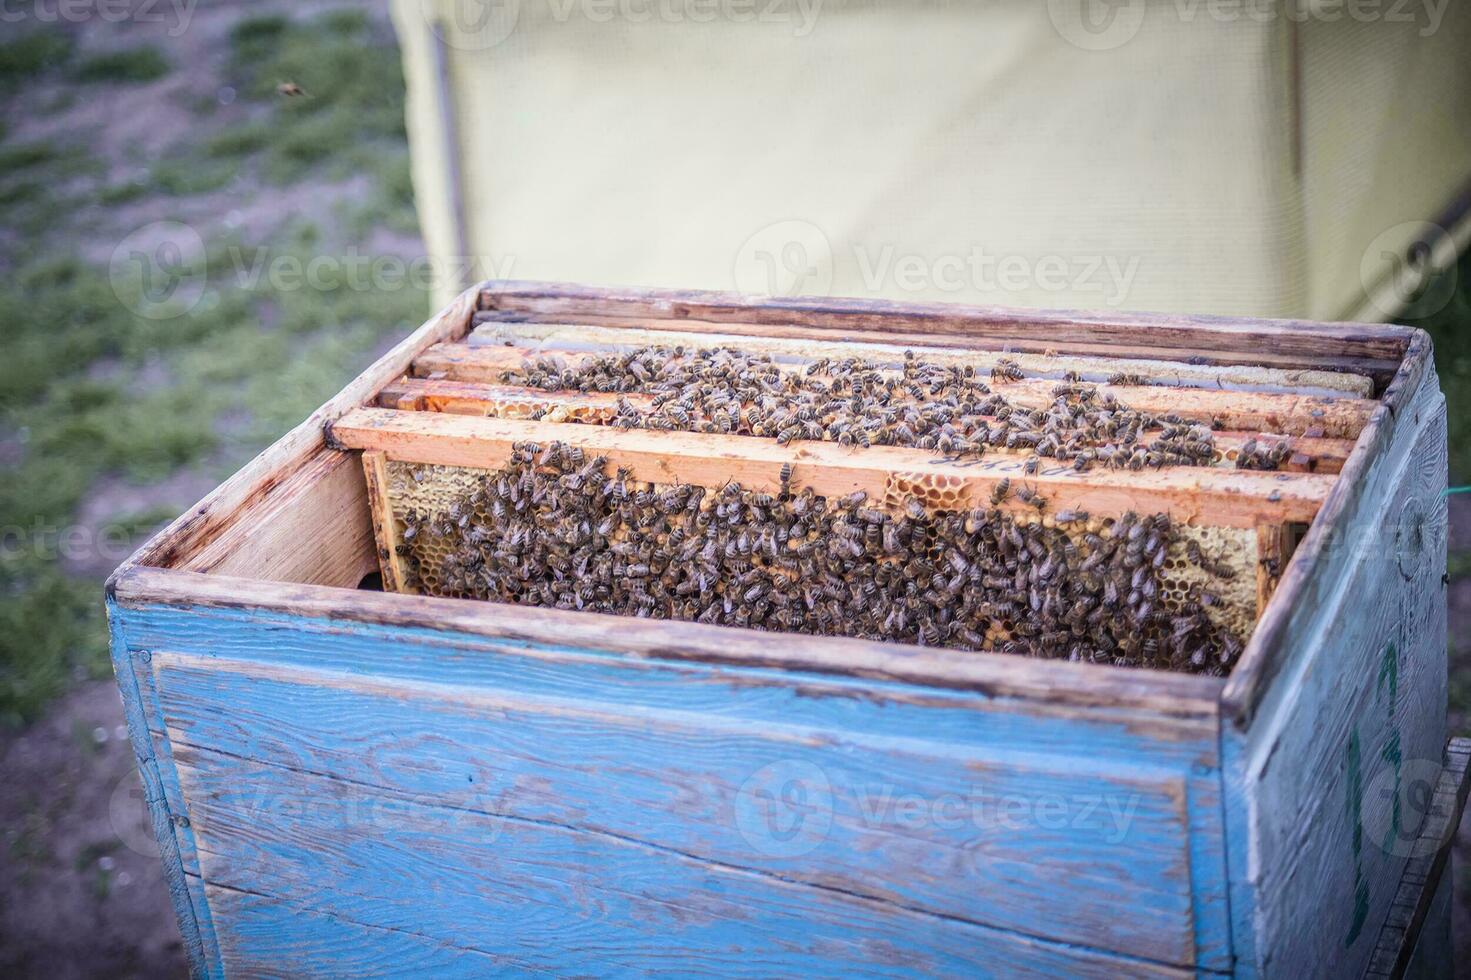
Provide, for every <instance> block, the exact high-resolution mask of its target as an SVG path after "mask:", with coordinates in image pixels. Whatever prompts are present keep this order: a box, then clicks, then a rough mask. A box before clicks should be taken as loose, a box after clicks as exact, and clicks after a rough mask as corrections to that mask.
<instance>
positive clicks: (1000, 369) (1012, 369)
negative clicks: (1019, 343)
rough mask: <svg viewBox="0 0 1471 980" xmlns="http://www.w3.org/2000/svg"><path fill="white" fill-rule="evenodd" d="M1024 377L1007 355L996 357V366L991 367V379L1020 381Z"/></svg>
mask: <svg viewBox="0 0 1471 980" xmlns="http://www.w3.org/2000/svg"><path fill="white" fill-rule="evenodd" d="M1024 377H1026V375H1024V374H1023V373H1022V369H1021V368H1020V367H1018V366H1017V363H1016V362H1015V361H1013V360H1012V359H1011V358H1009V357H1002V358H998V359H997V361H996V366H995V367H993V368H992V369H991V380H992V381H1020V380H1022V379H1023V378H1024Z"/></svg>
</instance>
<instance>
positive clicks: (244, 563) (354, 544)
mask: <svg viewBox="0 0 1471 980" xmlns="http://www.w3.org/2000/svg"><path fill="white" fill-rule="evenodd" d="M373 533H374V532H373V524H372V518H371V514H370V511H369V507H368V497H367V493H366V491H365V488H364V484H363V478H362V471H361V469H360V467H359V464H358V461H357V460H355V459H353V454H352V453H342V452H335V451H332V450H322V451H321V452H319V453H317V454H316V455H314V456H313V457H311V458H310V459H308V460H307V461H306V462H305V463H303V464H302V465H301V466H300V467H299V468H298V469H296V470H295V471H293V472H291V473H290V474H288V475H287V476H285V478H283V479H282V480H281V482H280V483H279V484H277V485H276V486H275V487H273V488H272V489H271V490H270V492H269V493H265V494H262V495H261V496H260V497H258V498H257V499H255V500H253V501H252V502H251V504H250V505H249V506H246V507H243V508H241V510H240V511H239V512H238V514H237V515H236V517H235V519H234V520H233V521H231V522H230V526H229V527H228V528H226V529H225V530H224V531H222V533H221V534H220V535H219V536H218V537H216V538H215V539H214V540H212V541H210V542H209V543H208V544H206V545H204V546H203V547H201V548H199V549H198V550H197V551H195V552H194V553H192V554H190V555H189V556H188V557H187V558H186V559H185V560H184V561H183V567H184V568H186V569H187V570H189V571H191V572H213V573H216V574H220V575H242V576H248V577H250V578H254V579H259V580H261V581H267V582H310V583H313V584H317V585H330V586H339V587H342V588H353V587H355V586H356V585H357V584H358V583H359V582H360V581H362V579H363V576H364V575H367V574H368V573H369V572H370V571H372V570H373V568H374V567H376V565H375V563H374V561H373V551H374V543H373V542H374V538H373Z"/></svg>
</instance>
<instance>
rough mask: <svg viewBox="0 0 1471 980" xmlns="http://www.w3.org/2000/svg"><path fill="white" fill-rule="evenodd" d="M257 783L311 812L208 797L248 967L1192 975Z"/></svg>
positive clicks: (411, 804)
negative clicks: (242, 807)
mask: <svg viewBox="0 0 1471 980" xmlns="http://www.w3.org/2000/svg"><path fill="white" fill-rule="evenodd" d="M212 761H214V760H212ZM217 761H218V764H219V765H220V766H221V768H222V769H224V770H226V771H228V770H229V769H231V768H233V766H232V763H231V760H228V759H219V760H217ZM241 775H242V776H244V777H246V778H249V779H251V780H252V781H255V780H257V779H258V780H259V781H260V788H261V789H262V790H265V791H267V792H269V793H270V794H271V798H272V800H274V801H279V804H280V806H281V808H283V809H284V808H290V809H291V810H292V811H293V814H295V813H297V812H299V813H300V816H299V817H298V816H294V815H293V817H292V818H290V819H285V820H282V819H280V818H279V817H276V816H275V815H274V812H273V811H274V810H275V806H270V807H265V808H262V807H249V808H247V809H246V811H245V812H244V813H243V814H242V813H241V812H239V804H238V803H236V802H235V801H237V800H239V799H240V797H241V795H242V794H241V793H240V792H239V787H236V788H235V789H234V791H233V792H232V791H231V790H230V789H229V788H225V790H224V793H223V794H222V796H221V798H220V801H219V802H218V803H216V802H213V801H212V802H211V803H209V804H206V807H207V809H208V811H209V817H210V819H211V820H212V821H213V823H214V825H215V826H216V827H217V828H219V829H220V830H221V831H223V832H225V833H224V834H222V836H220V837H219V838H217V840H216V841H215V843H214V845H213V846H215V847H217V848H218V851H209V852H207V853H206V866H207V868H208V872H207V874H208V876H209V878H210V883H211V884H210V899H211V902H212V903H213V904H215V906H216V907H217V908H218V909H220V910H222V912H223V913H224V914H223V915H222V916H221V917H222V918H224V919H227V920H228V922H229V923H230V925H229V927H228V929H227V930H226V931H225V932H224V934H223V936H222V942H221V945H222V947H223V948H224V951H225V956H226V962H227V963H229V964H231V965H232V966H234V967H236V968H237V969H239V970H241V971H242V972H244V973H247V974H251V975H254V973H255V972H256V971H261V970H264V971H266V972H268V973H269V972H273V969H274V971H280V970H281V969H282V966H283V965H289V968H288V969H286V970H285V971H284V972H288V973H290V974H292V975H297V976H300V975H303V974H308V975H310V974H317V973H326V974H330V975H331V976H334V977H339V976H381V975H385V974H388V975H395V974H401V973H412V974H414V975H433V976H436V977H437V976H484V975H487V974H493V973H506V972H510V973H527V972H537V973H540V972H550V973H553V974H557V975H564V976H607V975H623V974H634V973H637V974H648V973H670V974H677V975H681V976H690V975H698V974H704V973H708V974H711V975H717V976H737V977H769V976H791V977H797V976H832V977H842V976H854V975H859V974H861V975H864V976H893V977H921V976H935V975H952V976H958V975H970V974H974V973H976V972H977V971H978V970H982V971H987V972H989V971H997V972H998V973H1000V974H1004V975H1016V976H1058V975H1066V976H1096V977H1114V976H1119V975H1121V974H1125V973H1127V974H1129V975H1140V976H1161V975H1163V976H1173V975H1179V973H1180V972H1181V971H1178V970H1177V969H1172V968H1169V967H1166V966H1162V965H1159V964H1153V963H1144V962H1140V961H1137V960H1132V959H1128V958H1124V957H1117V956H1110V955H1108V954H1105V953H1100V952H1097V951H1093V950H1086V949H1079V948H1077V947H1072V946H1066V945H1061V944H1057V943H1049V942H1046V941H1043V940H1037V939H1033V938H1031V937H1026V936H1020V935H1016V934H1012V933H1006V932H1002V931H999V930H987V929H982V928H979V927H976V926H970V925H967V924H965V923H959V922H952V921H949V920H945V919H941V918H937V917H933V916H925V915H922V914H919V913H914V912H911V911H908V910H905V909H902V908H897V907H894V906H891V905H888V904H886V903H881V902H876V901H873V900H869V899H861V898H856V897H853V896H847V895H842V894H840V893H837V892H831V891H824V890H819V889H812V888H807V887H803V886H800V885H795V884H792V883H790V882H784V881H781V880H780V879H774V878H769V877H765V876H759V875H752V874H750V873H745V872H740V871H737V870H731V869H725V868H722V867H719V866H712V865H709V864H707V863H704V862H697V861H692V860H689V859H686V858H683V857H681V856H679V855H675V854H670V853H667V852H663V851H659V850H654V849H649V848H645V847H642V846H639V845H637V844H634V843H632V842H626V841H618V840H616V839H610V838H603V837H596V836H592V835H587V834H582V833H578V832H576V831H573V830H569V829H566V828H560V827H554V826H542V825H536V824H522V823H517V822H513V821H507V820H498V819H494V818H492V819H485V818H482V817H479V816H478V815H475V814H469V813H462V812H458V811H453V810H448V811H447V810H442V809H440V808H437V807H434V806H432V805H425V804H423V803H422V802H419V801H413V800H403V799H400V798H396V797H392V796H387V795H384V794H380V793H377V792H375V791H373V790H372V789H371V788H363V787H356V786H351V785H347V784H342V783H340V782H337V781H334V780H330V779H323V778H320V777H313V776H307V775H302V774H293V773H290V772H282V771H276V770H272V769H269V768H259V767H257V768H251V769H246V770H242V771H241ZM201 782H203V781H202V780H201ZM365 812H366V813H370V814H371V816H370V817H369V818H368V819H367V820H364V819H363V818H362V817H361V814H363V813H365ZM255 821H259V823H256V822H255ZM268 838H269V839H268ZM324 854H325V855H326V856H328V857H329V860H325V861H324V860H323V856H324ZM242 883H248V884H246V885H245V886H244V887H240V886H241V884H242ZM257 892H258V893H259V897H258V898H257V897H255V894H254V893H257ZM247 895H250V896H251V897H250V898H245V896H247ZM299 910H307V911H305V912H304V914H303V912H302V911H299ZM400 958H402V959H401V960H400ZM400 962H402V964H403V965H402V966H400V965H399V963H400Z"/></svg>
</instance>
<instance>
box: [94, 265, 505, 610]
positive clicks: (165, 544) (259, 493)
mask: <svg viewBox="0 0 1471 980" xmlns="http://www.w3.org/2000/svg"><path fill="white" fill-rule="evenodd" d="M481 288H482V287H481V286H476V287H472V288H471V289H467V290H466V291H465V292H464V293H462V294H460V296H459V297H458V298H456V299H455V301H454V302H453V303H451V304H450V305H449V306H447V307H446V308H445V309H444V310H442V311H440V312H439V313H436V314H435V315H434V316H432V317H430V318H429V320H428V321H426V322H425V323H424V325H423V326H421V327H420V328H419V329H418V330H416V331H414V332H413V333H412V334H410V335H409V336H408V337H406V338H404V340H403V341H402V342H400V343H399V344H398V345H397V346H395V347H394V348H393V349H392V350H390V351H389V352H388V353H387V354H384V355H383V356H382V357H381V358H379V359H378V360H377V361H376V362H374V363H373V365H372V366H371V367H369V368H368V369H367V370H365V371H364V372H363V373H362V374H360V375H358V376H357V377H356V378H355V379H353V380H352V381H351V382H350V383H349V384H348V385H347V386H346V387H345V388H343V389H342V391H340V392H339V393H338V394H337V395H336V396H335V397H333V398H331V399H330V400H328V401H327V403H326V404H324V405H323V406H322V407H321V408H319V409H317V410H316V411H315V412H313V413H312V414H311V415H309V416H307V418H306V419H305V420H304V421H303V422H302V423H301V424H300V425H298V426H297V427H296V428H294V429H292V430H291V431H290V432H289V433H287V434H286V435H284V436H282V437H281V438H280V439H279V440H277V441H276V442H275V443H273V444H272V445H271V446H270V447H269V448H268V449H266V450H265V452H263V453H261V454H260V455H259V456H257V457H256V458H255V459H253V460H251V461H250V463H248V464H246V466H244V467H243V468H242V469H241V470H240V471H239V472H237V473H236V474H235V475H234V476H231V477H230V478H229V479H228V480H226V481H225V482H224V483H222V484H220V485H219V486H218V487H216V488H215V489H214V490H213V491H211V492H210V493H209V494H208V495H206V496H205V498H204V499H203V500H201V501H200V502H199V503H198V504H196V505H195V506H193V507H191V508H190V509H189V510H188V511H186V512H185V513H184V514H182V515H180V516H179V518H178V519H177V520H175V521H174V522H173V523H171V524H169V525H168V526H167V527H165V528H164V529H163V530H161V531H159V532H158V534H156V535H154V536H153V538H152V539H150V540H149V541H148V543H146V544H145V545H143V547H141V548H140V549H138V551H137V553H136V554H134V555H133V556H132V557H131V558H129V559H128V560H127V561H126V562H124V563H123V564H122V565H121V566H120V567H119V571H123V570H125V569H127V568H130V567H133V566H139V565H147V566H152V567H156V568H163V567H175V566H179V565H182V563H183V562H184V561H185V560H187V559H188V558H189V557H190V556H191V555H193V554H194V553H195V552H197V551H198V550H199V549H201V548H203V547H205V546H207V545H208V544H209V543H210V542H212V541H214V540H215V539H216V538H218V537H219V536H220V535H221V534H224V533H225V532H226V530H228V529H229V528H231V527H237V526H239V523H240V521H241V520H242V518H243V517H244V515H245V514H246V513H247V512H248V511H250V510H251V509H252V508H253V507H255V506H256V505H257V504H259V503H260V502H261V501H262V500H263V499H264V498H266V497H268V496H270V495H271V494H272V493H273V492H274V491H275V489H276V488H277V486H278V485H280V484H281V483H282V482H283V481H285V480H287V479H289V478H290V476H291V475H292V474H293V473H296V472H298V471H299V470H300V469H301V468H302V467H303V466H304V465H306V464H307V463H308V462H309V461H310V460H311V459H312V457H313V456H315V455H316V454H317V453H319V452H320V451H321V449H322V448H323V447H324V445H325V443H324V438H323V428H324V426H325V425H326V424H327V423H328V422H331V421H332V420H333V419H335V418H337V417H338V416H339V415H341V414H342V413H343V412H345V411H348V410H350V409H352V408H356V407H357V406H358V405H361V404H362V403H363V402H365V401H368V400H369V399H371V398H372V397H373V396H374V395H375V394H377V392H378V389H379V388H381V387H383V385H385V384H387V383H388V382H390V381H392V380H393V379H394V378H397V377H400V376H401V375H403V373H404V372H405V371H407V370H408V368H409V365H410V364H411V363H412V362H413V360H414V358H415V357H417V356H418V354H419V353H420V352H421V351H422V350H423V349H424V348H426V347H428V346H430V345H431V344H435V343H439V342H441V341H446V340H455V339H458V338H459V337H461V336H463V335H464V334H465V332H466V331H468V330H469V328H470V314H471V312H472V311H473V309H474V307H475V303H476V300H477V299H478V297H479V293H480V290H481ZM116 574H117V573H114V575H116ZM109 587H110V586H109Z"/></svg>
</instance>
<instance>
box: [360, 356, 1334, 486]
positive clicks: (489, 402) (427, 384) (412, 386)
mask: <svg viewBox="0 0 1471 980" xmlns="http://www.w3.org/2000/svg"><path fill="white" fill-rule="evenodd" d="M620 402H626V403H627V404H628V405H630V406H632V407H633V408H636V409H639V410H640V411H652V410H653V397H652V396H650V395H642V394H638V393H626V394H612V393H602V392H580V391H556V392H551V391H540V390H537V389H534V388H524V387H520V386H517V385H503V384H482V383H475V382H465V381H448V380H441V379H437V378H436V379H433V380H426V379H423V378H405V379H404V380H402V381H399V382H396V383H394V384H391V385H388V386H386V387H384V389H383V390H382V391H381V392H379V393H378V405H379V406H380V407H382V408H395V409H399V410H400V411H410V412H444V413H447V414H450V415H477V416H481V417H485V418H505V419H525V418H531V417H533V415H542V416H543V417H544V418H545V417H546V416H545V413H547V412H552V413H555V416H556V417H555V418H550V419H547V420H548V421H575V422H581V423H583V424H594V425H596V424H607V423H611V422H612V421H613V419H614V417H615V416H616V415H617V412H618V408H619V403H620ZM978 417H979V418H984V419H987V420H988V421H991V419H990V417H989V416H978ZM1212 438H1213V439H1214V442H1215V446H1216V449H1217V450H1218V451H1219V452H1220V453H1221V454H1222V455H1223V456H1228V454H1239V453H1240V451H1241V450H1242V449H1243V448H1244V447H1245V445H1246V443H1247V442H1248V440H1250V441H1254V442H1257V443H1258V444H1260V445H1262V446H1264V447H1271V446H1276V445H1279V444H1281V445H1285V446H1287V447H1288V449H1289V451H1291V452H1292V453H1293V454H1294V457H1293V458H1294V459H1297V458H1298V457H1301V465H1296V466H1291V467H1289V468H1290V469H1293V470H1295V471H1296V472H1305V473H1306V472H1314V473H1337V472H1338V471H1339V470H1341V469H1342V468H1343V464H1344V462H1345V461H1346V460H1347V459H1348V454H1349V453H1350V452H1352V450H1353V443H1352V442H1351V441H1350V440H1348V439H1319V438H1313V439H1308V438H1301V437H1293V436H1288V437H1278V436H1273V435H1270V434H1268V433H1264V432H1230V431H1217V432H1214V433H1213V434H1212ZM986 455H987V456H994V457H998V458H1003V459H1004V458H1010V457H1015V458H1017V459H1020V460H1025V459H1026V458H1027V457H1028V456H1029V455H1031V451H1030V450H1007V449H1003V448H988V449H987V450H986ZM1234 459H1235V456H1234V455H1229V456H1228V458H1223V459H1221V460H1220V461H1218V462H1217V463H1216V464H1215V465H1216V466H1218V467H1220V468H1223V469H1233V468H1234V467H1235V465H1236V464H1235V462H1234ZM1054 465H1056V464H1054Z"/></svg>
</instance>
